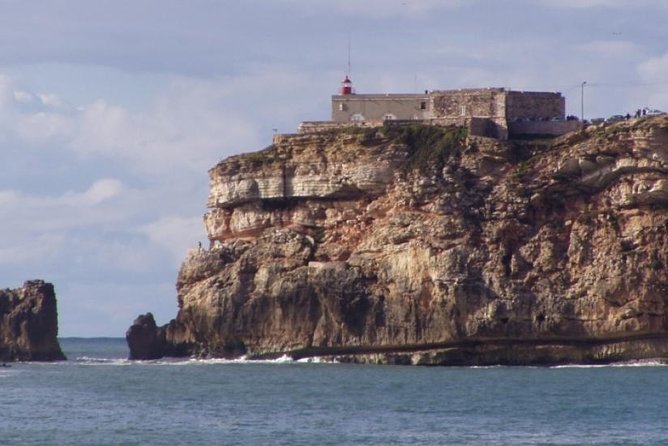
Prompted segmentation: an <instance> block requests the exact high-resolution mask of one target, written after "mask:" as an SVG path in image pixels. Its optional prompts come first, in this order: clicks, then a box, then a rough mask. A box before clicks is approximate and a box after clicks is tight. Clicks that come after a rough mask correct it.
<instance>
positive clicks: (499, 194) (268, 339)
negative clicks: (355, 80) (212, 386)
mask: <svg viewBox="0 0 668 446" xmlns="http://www.w3.org/2000/svg"><path fill="white" fill-rule="evenodd" d="M209 174H210V178H211V194H210V197H209V203H208V204H209V208H210V210H209V212H208V213H207V214H206V215H205V218H204V221H205V225H206V229H207V232H208V235H209V238H210V240H211V241H212V246H211V248H210V249H202V250H197V251H193V252H191V253H190V254H189V256H188V258H187V259H186V260H185V262H184V263H183V266H182V268H181V271H180V272H179V275H178V280H177V293H178V305H179V312H178V315H177V317H176V319H175V320H173V321H171V322H170V323H169V324H168V325H166V326H164V327H160V328H158V327H155V323H154V322H153V319H152V316H151V317H150V321H149V320H148V318H147V317H140V319H138V320H137V321H136V323H135V325H134V326H133V327H131V329H130V330H129V331H128V341H129V343H130V347H131V356H132V357H138V358H139V357H156V356H160V355H163V354H177V355H182V354H186V355H189V354H195V355H203V356H220V357H235V356H240V355H247V356H248V357H256V358H261V357H274V356H278V355H283V354H288V355H291V356H293V357H295V358H301V357H308V356H316V355H318V356H336V357H338V358H339V359H343V360H351V361H376V362H392V363H412V364H496V363H502V364H536V363H538V364H546V363H562V362H609V361H618V360H628V359H640V358H650V357H663V356H664V355H666V353H667V352H668V318H667V314H666V305H667V303H668V250H667V248H668V119H667V118H653V119H643V120H632V121H629V122H623V123H619V124H616V125H612V126H599V127H590V128H588V129H587V130H585V131H580V132H576V133H571V134H568V135H566V136H564V137H561V138H559V139H557V140H553V141H549V142H546V141H524V142H521V141H497V140H492V139H484V138H477V139H476V138H469V137H467V136H466V135H465V132H463V131H462V130H461V129H457V128H450V129H443V128H437V127H420V126H411V127H386V128H380V129H371V130H363V131H354V130H340V131H330V132H322V133H318V134H311V135H285V136H282V137H278V138H276V140H275V141H274V144H273V145H272V146H270V147H269V148H267V149H265V150H263V151H261V152H257V153H251V154H246V155H239V156H234V157H231V158H228V159H226V160H224V161H222V162H221V163H219V164H218V165H217V166H215V167H214V168H213V169H211V171H210V172H209ZM133 346H134V348H133ZM142 346H143V347H142ZM142 348H143V350H142ZM146 351H150V353H151V354H146Z"/></svg>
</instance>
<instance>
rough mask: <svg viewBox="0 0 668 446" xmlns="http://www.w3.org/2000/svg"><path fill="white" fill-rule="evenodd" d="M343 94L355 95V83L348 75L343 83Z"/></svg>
mask: <svg viewBox="0 0 668 446" xmlns="http://www.w3.org/2000/svg"><path fill="white" fill-rule="evenodd" d="M341 94H343V95H346V94H354V93H353V82H352V81H351V80H350V78H349V77H348V75H346V77H345V79H343V81H341Z"/></svg>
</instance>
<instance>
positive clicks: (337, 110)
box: [332, 94, 430, 122]
mask: <svg viewBox="0 0 668 446" xmlns="http://www.w3.org/2000/svg"><path fill="white" fill-rule="evenodd" d="M388 114H390V115H392V116H393V119H425V118H428V117H429V115H430V110H429V99H428V97H427V95H415V94H404V95H402V94H387V95H382V94H374V95H371V94H364V95H336V96H332V120H333V121H335V122H348V121H351V120H353V119H354V116H355V115H358V116H361V117H363V119H364V120H366V121H373V120H383V118H384V117H385V116H386V115H388Z"/></svg>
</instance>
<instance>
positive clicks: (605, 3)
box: [543, 0, 666, 9]
mask: <svg viewBox="0 0 668 446" xmlns="http://www.w3.org/2000/svg"><path fill="white" fill-rule="evenodd" d="M543 3H544V4H546V5H548V6H552V7H555V8H574V9H588V8H601V7H603V8H619V9H625V8H638V7H641V6H645V7H654V8H661V7H665V6H666V4H665V2H664V1H663V0H543Z"/></svg>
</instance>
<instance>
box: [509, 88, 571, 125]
mask: <svg viewBox="0 0 668 446" xmlns="http://www.w3.org/2000/svg"><path fill="white" fill-rule="evenodd" d="M505 115H506V118H507V119H508V121H509V122H512V121H514V120H516V119H545V120H549V119H554V118H556V119H564V118H565V117H566V99H564V97H563V96H561V93H545V92H523V91H508V92H506V112H505Z"/></svg>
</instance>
